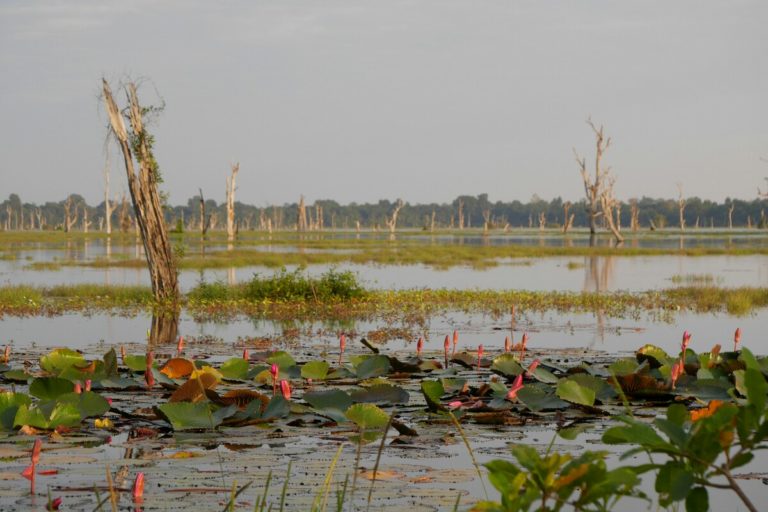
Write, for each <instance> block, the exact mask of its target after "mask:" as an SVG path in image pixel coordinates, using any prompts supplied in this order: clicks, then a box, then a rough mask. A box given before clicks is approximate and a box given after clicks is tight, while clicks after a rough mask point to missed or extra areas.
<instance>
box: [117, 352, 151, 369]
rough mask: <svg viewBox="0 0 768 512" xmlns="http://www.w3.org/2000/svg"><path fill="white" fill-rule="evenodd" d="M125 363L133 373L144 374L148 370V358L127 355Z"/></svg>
mask: <svg viewBox="0 0 768 512" xmlns="http://www.w3.org/2000/svg"><path fill="white" fill-rule="evenodd" d="M123 363H125V366H127V367H128V369H129V370H131V371H132V372H143V371H144V370H146V369H147V356H145V355H140V356H134V355H130V354H127V355H126V356H125V360H124V361H123Z"/></svg>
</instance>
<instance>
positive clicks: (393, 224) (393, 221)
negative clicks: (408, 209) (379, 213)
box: [386, 199, 404, 235]
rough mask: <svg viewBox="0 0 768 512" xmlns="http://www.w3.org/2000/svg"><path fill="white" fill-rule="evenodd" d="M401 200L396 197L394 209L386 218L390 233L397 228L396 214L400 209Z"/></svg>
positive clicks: (401, 206)
mask: <svg viewBox="0 0 768 512" xmlns="http://www.w3.org/2000/svg"><path fill="white" fill-rule="evenodd" d="M403 205H404V203H403V200H402V199H398V200H397V202H396V203H395V209H394V210H392V214H391V215H390V217H389V218H388V219H386V223H387V227H388V228H389V233H390V234H392V235H393V234H395V229H397V215H398V214H399V213H400V210H401V209H402V208H403Z"/></svg>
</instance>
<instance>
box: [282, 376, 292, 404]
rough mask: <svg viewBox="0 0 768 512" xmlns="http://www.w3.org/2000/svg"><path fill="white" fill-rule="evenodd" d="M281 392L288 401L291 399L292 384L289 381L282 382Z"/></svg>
mask: <svg viewBox="0 0 768 512" xmlns="http://www.w3.org/2000/svg"><path fill="white" fill-rule="evenodd" d="M280 392H281V393H282V394H283V398H285V399H286V400H290V399H291V384H290V383H289V382H288V381H287V380H281V381H280Z"/></svg>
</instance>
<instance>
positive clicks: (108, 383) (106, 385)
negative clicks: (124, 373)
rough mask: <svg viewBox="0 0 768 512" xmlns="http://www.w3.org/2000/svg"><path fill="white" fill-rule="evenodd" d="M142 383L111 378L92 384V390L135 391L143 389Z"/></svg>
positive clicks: (124, 378)
mask: <svg viewBox="0 0 768 512" xmlns="http://www.w3.org/2000/svg"><path fill="white" fill-rule="evenodd" d="M144 385H145V384H144V381H143V380H142V381H141V382H139V381H138V380H136V379H129V378H126V377H111V378H108V379H103V380H100V381H98V382H96V383H94V388H96V387H98V388H100V389H137V388H143V387H144Z"/></svg>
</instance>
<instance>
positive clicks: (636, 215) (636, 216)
mask: <svg viewBox="0 0 768 512" xmlns="http://www.w3.org/2000/svg"><path fill="white" fill-rule="evenodd" d="M629 229H631V230H632V232H633V233H635V232H637V230H638V229H640V208H638V206H637V199H634V198H632V199H630V200H629Z"/></svg>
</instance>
